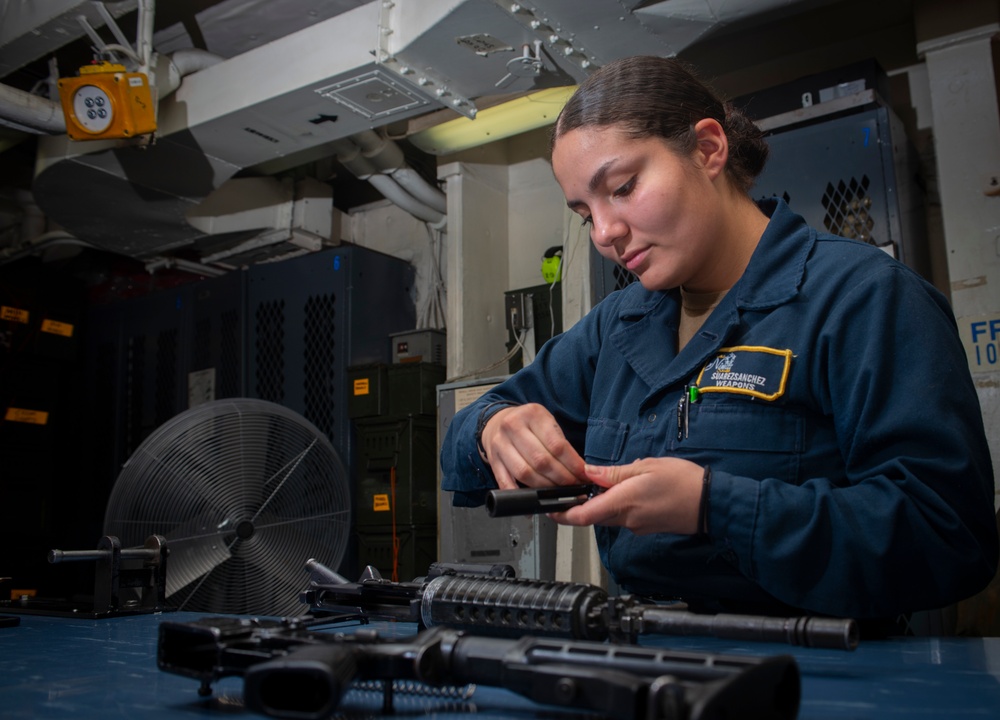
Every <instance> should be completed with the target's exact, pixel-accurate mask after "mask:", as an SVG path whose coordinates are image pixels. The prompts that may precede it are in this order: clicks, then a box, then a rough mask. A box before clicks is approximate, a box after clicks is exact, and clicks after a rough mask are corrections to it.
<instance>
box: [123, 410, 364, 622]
mask: <svg viewBox="0 0 1000 720" xmlns="http://www.w3.org/2000/svg"><path fill="white" fill-rule="evenodd" d="M350 519H351V517H350V491H349V486H348V477H347V472H346V470H345V468H344V465H343V463H342V462H341V460H340V457H339V456H338V454H337V452H336V450H335V449H334V448H333V446H332V445H331V444H330V442H329V441H328V440H327V438H326V436H325V435H323V434H322V433H321V432H320V431H319V430H318V429H317V428H316V427H314V426H313V425H312V424H311V423H310V422H308V421H307V420H306V419H305V418H303V417H302V416H300V415H298V414H297V413H295V412H293V411H292V410H289V409H288V408H285V407H283V406H281V405H277V404H275V403H271V402H267V401H263V400H256V399H249V398H237V399H229V400H216V401H213V402H209V403H206V404H203V405H199V406H196V407H194V408H192V409H190V410H187V411H185V412H183V413H181V414H179V415H177V416H176V417H174V418H173V419H171V420H169V421H168V422H166V423H164V424H163V425H162V426H160V427H159V428H157V429H156V430H155V431H154V432H153V433H152V434H151V435H150V436H149V437H148V438H147V439H146V440H145V441H144V442H143V443H142V444H141V445H140V446H139V447H138V448H137V449H136V451H135V452H134V453H133V454H132V456H131V457H130V458H129V460H128V462H126V463H125V465H124V466H123V468H122V471H121V473H120V474H119V476H118V478H117V480H116V481H115V485H114V487H113V489H112V492H111V497H110V499H109V500H108V505H107V509H106V512H105V515H104V534H105V535H113V536H117V537H118V538H119V539H120V540H121V544H122V547H131V546H137V545H142V543H143V542H144V540H145V539H146V538H147V537H148V536H150V535H153V534H158V535H163V536H164V537H166V539H167V547H168V549H169V558H168V561H167V573H166V574H167V577H166V585H167V590H166V595H167V601H168V603H169V604H170V605H172V606H174V607H176V608H177V609H179V610H193V611H203V612H220V613H240V614H254V615H282V616H293V615H301V614H303V613H305V612H306V611H307V610H308V607H306V606H305V605H303V604H302V603H301V602H299V599H298V594H299V592H300V591H301V590H303V589H304V588H305V587H306V586H307V585H308V575H307V573H306V571H305V564H306V562H307V561H308V560H310V559H315V560H317V561H318V562H320V563H322V564H323V565H325V566H327V567H329V568H334V569H336V568H338V567H339V566H340V562H341V560H342V559H343V555H344V552H345V549H346V546H347V542H348V537H349V533H350Z"/></svg>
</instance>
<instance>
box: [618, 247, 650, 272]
mask: <svg viewBox="0 0 1000 720" xmlns="http://www.w3.org/2000/svg"><path fill="white" fill-rule="evenodd" d="M647 255H649V248H646V249H645V250H640V251H639V252H637V253H629V254H628V255H623V256H622V263H623V264H624V265H625V268H626V269H628V270H630V271H631V272H635V269H636V268H637V267H639V266H640V265H642V263H643V261H644V260H645V259H646V256H647Z"/></svg>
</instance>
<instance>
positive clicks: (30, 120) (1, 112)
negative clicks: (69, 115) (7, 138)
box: [0, 84, 66, 135]
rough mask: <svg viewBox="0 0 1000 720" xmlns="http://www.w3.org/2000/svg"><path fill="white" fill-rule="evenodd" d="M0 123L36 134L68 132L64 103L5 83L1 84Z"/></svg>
mask: <svg viewBox="0 0 1000 720" xmlns="http://www.w3.org/2000/svg"><path fill="white" fill-rule="evenodd" d="M8 121H9V122H8ZM0 123H2V124H5V125H8V124H9V125H11V127H14V128H16V129H17V130H21V131H23V132H29V133H32V134H35V135H58V134H59V133H64V132H66V118H65V117H64V116H63V111H62V105H60V104H59V103H57V102H53V101H52V100H49V99H47V98H43V97H39V96H38V95H32V94H31V93H29V92H25V91H24V90H19V89H17V88H13V87H11V86H10V85H3V84H0Z"/></svg>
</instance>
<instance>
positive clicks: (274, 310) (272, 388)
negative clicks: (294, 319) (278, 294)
mask: <svg viewBox="0 0 1000 720" xmlns="http://www.w3.org/2000/svg"><path fill="white" fill-rule="evenodd" d="M255 350H256V352H257V377H256V382H257V397H259V398H260V399H262V400H270V401H271V402H276V403H281V402H282V400H284V399H285V366H284V358H285V301H284V300H273V301H271V302H262V303H261V304H260V305H259V306H258V307H257V343H256V348H255Z"/></svg>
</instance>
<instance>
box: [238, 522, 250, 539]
mask: <svg viewBox="0 0 1000 720" xmlns="http://www.w3.org/2000/svg"><path fill="white" fill-rule="evenodd" d="M253 533H254V526H253V522H252V521H250V520H240V522H239V524H238V525H237V526H236V537H238V538H239V539H240V540H249V539H250V538H252V537H253Z"/></svg>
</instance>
